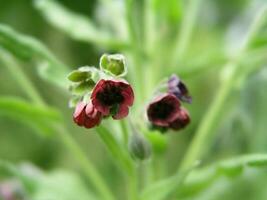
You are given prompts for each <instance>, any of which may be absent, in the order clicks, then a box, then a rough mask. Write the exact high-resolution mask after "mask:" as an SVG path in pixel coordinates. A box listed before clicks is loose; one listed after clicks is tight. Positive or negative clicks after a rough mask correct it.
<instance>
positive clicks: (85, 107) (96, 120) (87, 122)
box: [73, 101, 102, 128]
mask: <svg viewBox="0 0 267 200" xmlns="http://www.w3.org/2000/svg"><path fill="white" fill-rule="evenodd" d="M101 119H102V114H101V113H100V112H98V111H97V110H96V109H95V107H94V106H93V104H92V102H91V101H90V102H89V103H88V104H86V103H84V102H79V103H78V104H77V105H76V109H75V111H74V113H73V120H74V122H75V123H76V124H77V125H79V126H84V127H85V128H92V127H94V126H97V125H99V124H100V122H101Z"/></svg>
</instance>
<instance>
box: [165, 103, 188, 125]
mask: <svg viewBox="0 0 267 200" xmlns="http://www.w3.org/2000/svg"><path fill="white" fill-rule="evenodd" d="M189 123H190V117H189V114H188V112H187V110H186V109H185V108H182V107H181V108H180V109H179V111H178V112H177V115H176V119H175V120H174V121H173V122H171V123H170V126H169V127H170V128H171V129H173V130H180V129H183V128H185V127H186V126H187V124H189Z"/></svg>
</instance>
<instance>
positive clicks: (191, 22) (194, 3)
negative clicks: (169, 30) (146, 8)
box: [170, 0, 202, 68]
mask: <svg viewBox="0 0 267 200" xmlns="http://www.w3.org/2000/svg"><path fill="white" fill-rule="evenodd" d="M201 1H202V0H191V1H190V2H189V5H188V8H187V9H186V10H185V11H184V13H185V15H184V17H183V20H182V24H181V27H180V33H179V34H178V37H177V39H176V42H174V45H175V46H174V50H173V54H172V55H173V56H172V58H171V59H172V62H171V65H170V66H171V67H173V68H174V67H175V66H176V64H177V63H178V62H179V60H180V59H181V58H182V57H183V56H184V54H185V52H186V50H187V48H188V44H189V41H190V39H191V37H192V33H193V30H194V26H195V23H196V19H197V14H198V9H199V5H200V3H201Z"/></svg>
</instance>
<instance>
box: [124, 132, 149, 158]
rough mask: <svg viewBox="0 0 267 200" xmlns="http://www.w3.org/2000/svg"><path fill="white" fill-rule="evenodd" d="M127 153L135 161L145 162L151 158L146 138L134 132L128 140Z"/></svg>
mask: <svg viewBox="0 0 267 200" xmlns="http://www.w3.org/2000/svg"><path fill="white" fill-rule="evenodd" d="M128 147H129V151H130V154H131V156H132V157H133V158H134V159H137V160H145V159H148V158H149V157H150V156H151V145H150V143H149V142H148V141H147V140H146V138H145V137H144V136H143V135H141V134H139V133H137V132H136V131H134V132H133V133H132V135H131V137H130V138H129V144H128Z"/></svg>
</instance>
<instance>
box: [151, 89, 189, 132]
mask: <svg viewBox="0 0 267 200" xmlns="http://www.w3.org/2000/svg"><path fill="white" fill-rule="evenodd" d="M147 116H148V120H149V121H150V122H151V123H152V125H153V126H154V128H159V129H160V130H166V129H167V128H171V129H173V130H180V129H182V128H184V127H186V125H187V124H189V122H190V117H189V114H188V112H187V110H186V109H185V108H182V107H180V102H179V100H178V99H177V97H176V96H174V95H173V94H169V93H166V94H161V95H159V96H157V97H156V98H155V99H154V100H153V101H152V103H150V104H149V106H148V109H147ZM162 128H163V129H162Z"/></svg>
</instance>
